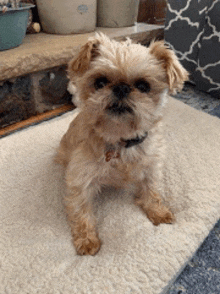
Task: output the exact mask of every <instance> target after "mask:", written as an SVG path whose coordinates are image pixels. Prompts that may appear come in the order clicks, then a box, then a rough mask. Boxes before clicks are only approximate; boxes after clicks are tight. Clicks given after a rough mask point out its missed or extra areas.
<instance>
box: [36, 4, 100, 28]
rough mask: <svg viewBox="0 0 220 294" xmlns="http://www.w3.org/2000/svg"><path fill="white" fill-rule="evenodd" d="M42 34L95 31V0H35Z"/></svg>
mask: <svg viewBox="0 0 220 294" xmlns="http://www.w3.org/2000/svg"><path fill="white" fill-rule="evenodd" d="M36 1H37V8H38V13H39V17H40V21H41V24H42V27H43V30H44V32H46V33H51V34H77V33H87V32H92V31H94V30H95V26H96V9H97V0H36Z"/></svg>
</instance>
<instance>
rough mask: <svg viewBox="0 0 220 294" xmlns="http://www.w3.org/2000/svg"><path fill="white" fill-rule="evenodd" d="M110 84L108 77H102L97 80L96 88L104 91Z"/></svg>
mask: <svg viewBox="0 0 220 294" xmlns="http://www.w3.org/2000/svg"><path fill="white" fill-rule="evenodd" d="M108 83H109V81H108V79H107V78H106V77H100V78H98V79H96V80H95V83H94V86H95V89H96V90H98V89H102V88H104V87H105V86H106V85H107V84H108Z"/></svg>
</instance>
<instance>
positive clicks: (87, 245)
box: [73, 236, 101, 255]
mask: <svg viewBox="0 0 220 294" xmlns="http://www.w3.org/2000/svg"><path fill="white" fill-rule="evenodd" d="M73 243H74V246H75V248H76V251H77V254H79V255H95V254H96V253H97V252H98V251H99V249H100V247H101V241H100V240H99V238H98V237H97V236H89V237H87V238H84V239H77V240H74V242H73Z"/></svg>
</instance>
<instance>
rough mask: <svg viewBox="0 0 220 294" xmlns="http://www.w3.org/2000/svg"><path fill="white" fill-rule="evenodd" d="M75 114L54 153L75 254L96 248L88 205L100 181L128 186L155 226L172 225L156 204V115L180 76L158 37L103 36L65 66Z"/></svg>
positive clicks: (159, 152) (159, 149) (159, 141)
mask: <svg viewBox="0 0 220 294" xmlns="http://www.w3.org/2000/svg"><path fill="white" fill-rule="evenodd" d="M68 72H69V78H70V81H71V82H72V83H73V84H74V85H75V86H76V89H77V96H78V100H79V101H80V113H79V114H78V116H77V117H76V119H74V121H73V122H72V123H71V124H70V127H69V129H68V131H67V133H66V134H65V135H64V136H63V138H62V140H61V143H60V147H59V150H58V154H57V159H58V161H59V162H60V163H62V164H63V165H64V166H65V168H66V174H65V179H66V185H67V195H66V197H65V199H64V200H65V201H64V203H65V207H66V211H67V216H68V220H69V224H70V227H71V231H72V236H73V243H74V245H75V248H76V250H77V253H78V254H80V255H84V254H90V255H94V254H96V253H97V252H98V250H99V249H100V245H101V243H100V240H99V237H98V233H97V231H96V221H95V217H94V214H93V209H92V204H93V198H94V196H95V195H96V194H97V193H99V192H100V190H101V188H102V187H103V186H106V185H113V186H116V187H126V186H129V187H130V186H131V185H133V186H134V187H135V189H136V190H135V191H136V192H135V202H136V204H137V205H138V206H140V207H141V208H142V209H143V211H144V212H145V213H146V215H147V217H148V218H149V219H150V220H151V221H152V222H153V224H155V225H158V224H160V223H172V222H173V220H174V217H173V215H172V213H171V212H170V211H169V210H168V208H166V207H165V206H164V205H163V204H162V203H161V198H160V195H159V192H158V187H157V186H158V185H157V183H158V181H160V177H161V168H162V162H163V160H162V156H163V153H164V152H163V147H164V142H163V136H162V117H163V110H164V106H165V104H166V101H167V94H168V93H169V92H174V91H175V90H180V89H182V86H183V83H184V81H185V80H187V77H188V74H187V72H186V70H185V69H184V68H183V67H182V66H181V65H180V63H179V61H178V60H177V58H176V56H175V54H174V53H173V52H172V51H171V50H169V49H168V48H166V47H165V46H164V44H163V42H154V43H152V44H151V45H150V46H149V48H147V47H144V46H141V45H140V44H133V43H132V42H131V40H130V39H128V40H127V41H125V42H116V41H114V40H110V39H109V38H108V37H107V36H105V35H103V34H96V36H95V37H94V38H91V39H89V41H88V42H87V43H86V44H85V45H84V46H83V47H82V48H81V50H80V51H79V52H78V53H77V54H76V56H75V57H74V58H73V60H72V61H71V62H70V64H69V70H68Z"/></svg>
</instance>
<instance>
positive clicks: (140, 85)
mask: <svg viewBox="0 0 220 294" xmlns="http://www.w3.org/2000/svg"><path fill="white" fill-rule="evenodd" d="M135 88H137V89H138V90H139V91H140V92H142V93H148V92H150V90H151V88H150V84H149V83H148V82H147V81H144V80H138V81H136V83H135Z"/></svg>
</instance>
